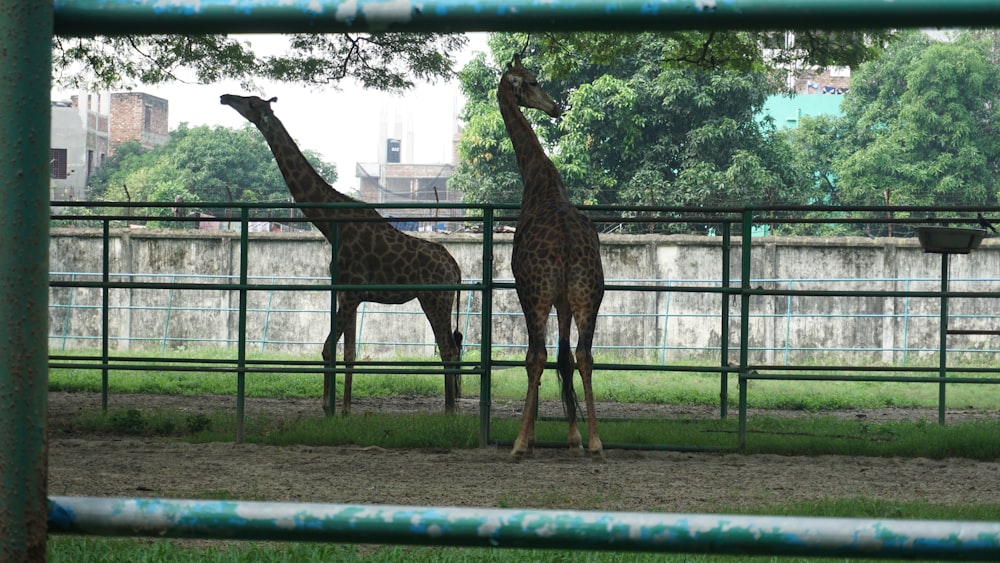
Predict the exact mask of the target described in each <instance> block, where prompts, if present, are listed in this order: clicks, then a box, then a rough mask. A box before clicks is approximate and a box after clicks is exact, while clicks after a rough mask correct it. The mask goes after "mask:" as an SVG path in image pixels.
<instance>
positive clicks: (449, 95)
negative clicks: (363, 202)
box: [54, 33, 486, 193]
mask: <svg viewBox="0 0 1000 563" xmlns="http://www.w3.org/2000/svg"><path fill="white" fill-rule="evenodd" d="M470 37H471V41H470V42H469V48H467V49H466V50H465V51H464V52H463V53H461V54H460V55H458V56H457V58H458V60H459V64H458V66H457V67H456V68H459V69H460V68H462V66H463V65H464V64H465V63H466V62H467V61H468V60H469V59H470V58H471V56H472V53H473V52H474V51H477V50H478V51H485V50H486V34H483V33H478V34H472V35H471V36H470ZM274 39H278V38H276V37H268V36H254V37H253V39H252V41H253V43H254V46H255V47H256V46H257V45H258V44H259V43H260V42H263V43H265V44H266V43H267V42H268V41H269V40H274ZM260 84H261V89H262V91H258V92H248V91H245V90H243V89H242V88H240V87H239V85H238V84H236V83H220V84H212V85H207V86H200V85H190V84H180V83H173V84H161V85H157V86H148V87H146V86H139V87H136V88H134V89H133V90H134V91H137V92H144V93H147V94H151V95H154V96H158V97H160V98H165V99H166V100H168V101H169V103H170V105H169V111H170V129H171V130H173V129H176V128H177V126H178V125H179V124H180V123H182V122H186V123H187V124H188V125H191V126H198V125H222V126H225V127H242V126H243V124H244V123H246V122H247V121H246V119H244V118H243V117H242V116H241V115H240V114H238V113H236V111H235V110H233V109H232V108H230V107H228V106H223V105H221V104H220V103H219V96H221V95H222V94H239V95H251V94H252V95H258V96H261V97H263V98H269V97H272V96H277V97H278V101H277V102H276V103H275V104H274V106H273V107H274V113H275V115H276V116H277V117H278V119H280V120H281V122H282V123H284V125H285V128H286V129H288V132H289V133H290V134H291V135H292V137H293V138H295V139H296V140H297V141H298V143H299V147H300V148H302V149H304V150H313V151H316V152H318V153H320V154H321V155H322V156H323V159H324V160H326V161H328V162H333V163H335V164H336V165H337V174H338V176H339V177H338V179H337V182H336V184H335V186H334V187H335V188H336V189H337V190H339V191H341V192H345V193H348V192H353V191H355V190H357V187H358V179H357V178H356V177H355V175H354V174H355V163H357V162H377V161H378V160H379V152H380V151H384V148H383V147H382V146H380V143H379V140H380V133H381V130H380V124H381V122H382V119H383V114H384V115H385V116H386V117H385V118H386V120H387V128H388V136H389V137H393V136H394V134H393V132H394V129H395V127H396V119H397V115H398V116H399V119H400V121H401V122H402V126H403V129H404V131H403V135H402V137H401V140H402V142H403V149H402V152H403V158H404V161H405V160H406V156H407V155H408V154H412V157H413V158H412V162H415V163H420V164H424V163H427V164H437V163H447V162H450V161H451V140H452V135H453V133H454V132H455V126H456V122H455V119H456V115H457V112H458V110H459V109H460V104H462V103H463V102H462V100H461V97H460V94H459V92H458V84H457V81H451V82H448V83H438V84H435V85H428V84H418V86H417V87H416V88H415V89H414V90H412V91H410V92H408V93H407V94H406V95H404V96H390V95H388V94H384V93H381V92H376V91H371V90H363V89H361V88H359V87H357V86H356V85H354V84H348V83H344V84H341V90H340V91H336V90H332V89H328V90H310V89H308V88H306V87H304V86H300V85H295V84H277V83H265V82H263V81H260ZM58 96H66V97H68V94H65V93H56V94H54V97H58ZM410 129H412V135H413V136H412V139H413V143H412V147H407V143H408V141H409V136H408V134H407V131H408V130H410ZM408 151H409V152H408Z"/></svg>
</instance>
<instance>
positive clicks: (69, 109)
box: [49, 92, 169, 201]
mask: <svg viewBox="0 0 1000 563" xmlns="http://www.w3.org/2000/svg"><path fill="white" fill-rule="evenodd" d="M168 111H169V102H167V100H165V99H163V98H158V97H156V96H151V95H149V94H143V93H140V92H118V93H113V94H111V93H106V92H103V93H81V94H79V95H76V96H72V97H71V98H70V99H69V100H63V101H53V102H52V146H51V147H50V161H49V165H50V171H49V176H50V178H51V182H50V186H51V191H50V194H49V195H50V197H51V198H52V200H53V201H82V200H84V199H86V187H87V181H88V180H89V179H90V175H91V174H92V173H93V172H94V170H96V169H97V167H98V166H100V165H101V164H103V163H104V161H105V160H106V159H107V157H108V156H110V155H111V154H114V150H115V148H116V147H117V146H119V145H121V144H122V143H125V142H127V141H131V140H138V141H139V143H140V144H141V145H142V146H143V147H146V148H152V147H154V146H157V145H162V144H164V143H166V142H167V137H168V133H169V131H168V127H169V125H168V121H167V117H168Z"/></svg>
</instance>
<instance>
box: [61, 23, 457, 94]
mask: <svg viewBox="0 0 1000 563" xmlns="http://www.w3.org/2000/svg"><path fill="white" fill-rule="evenodd" d="M286 37H287V38H288V49H287V50H286V51H285V52H284V53H283V54H280V55H269V54H258V53H256V52H254V49H253V47H252V46H251V44H250V42H249V41H246V40H245V39H240V38H239V36H227V35H142V36H138V35H137V36H122V37H107V36H98V37H93V38H82V37H72V38H70V37H58V36H56V37H53V39H52V59H53V73H54V76H53V80H54V83H56V84H58V85H61V86H63V87H72V88H80V87H86V88H122V87H125V88H128V87H132V86H135V85H136V84H140V83H141V84H158V83H162V82H169V81H176V80H181V81H185V80H193V81H195V82H198V83H212V82H218V81H220V80H227V79H228V80H236V81H239V82H240V83H241V85H243V86H244V87H245V88H248V89H250V88H252V86H253V83H254V82H255V81H256V80H258V79H267V80H276V81H279V82H296V83H304V84H311V85H316V86H323V87H328V86H336V84H337V83H338V82H339V81H341V80H343V79H345V78H353V79H355V80H357V82H358V83H360V84H361V85H362V86H363V87H364V88H372V89H376V90H386V91H400V90H406V89H408V88H410V87H412V86H413V80H415V79H416V80H430V81H433V80H436V79H442V78H450V77H451V76H452V74H453V69H452V65H453V60H452V54H453V53H457V52H459V51H461V49H462V48H463V47H464V46H465V44H466V42H467V39H466V37H465V36H464V35H461V34H430V33H371V34H351V33H334V34H326V35H324V34H298V35H289V36H286Z"/></svg>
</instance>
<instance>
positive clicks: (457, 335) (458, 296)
mask: <svg viewBox="0 0 1000 563" xmlns="http://www.w3.org/2000/svg"><path fill="white" fill-rule="evenodd" d="M461 308H462V292H461V291H456V292H455V332H453V333H451V336H452V337H453V338H454V339H455V346H458V357H459V358H461V357H462V338H463V337H462V333H461V332H460V331H459V330H458V318H459V317H458V315H459V312H460V310H461Z"/></svg>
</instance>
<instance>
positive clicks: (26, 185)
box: [0, 0, 53, 561]
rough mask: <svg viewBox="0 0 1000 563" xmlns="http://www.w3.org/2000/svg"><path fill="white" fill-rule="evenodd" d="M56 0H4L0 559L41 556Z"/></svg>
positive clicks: (0, 51) (0, 47) (0, 9)
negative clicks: (50, 136)
mask: <svg viewBox="0 0 1000 563" xmlns="http://www.w3.org/2000/svg"><path fill="white" fill-rule="evenodd" d="M52 19H53V12H52V3H51V2H44V1H39V0H4V1H3V2H0V36H2V37H3V41H2V42H0V99H2V100H3V101H4V112H3V113H2V114H0V489H2V490H0V560H2V561H44V560H45V523H46V518H47V515H46V491H45V487H46V469H47V466H46V435H45V401H46V385H47V381H48V377H47V368H46V360H47V355H48V349H47V344H48V338H47V334H48V277H49V275H48V270H49V237H48V233H49V230H48V229H49V223H48V217H49V184H48V168H49V166H48V164H49V133H50V131H49V129H50V123H51V117H50V109H49V89H50V83H51V76H52V70H51V69H52V65H51V57H52V55H51V45H52Z"/></svg>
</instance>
